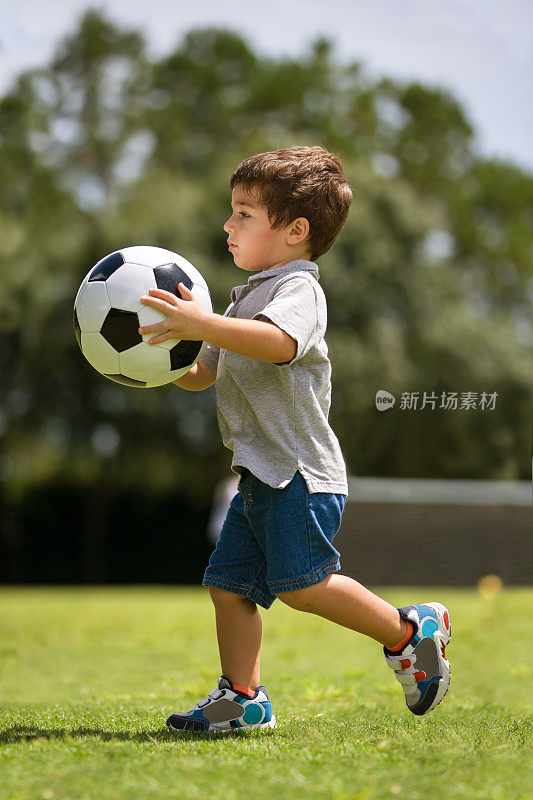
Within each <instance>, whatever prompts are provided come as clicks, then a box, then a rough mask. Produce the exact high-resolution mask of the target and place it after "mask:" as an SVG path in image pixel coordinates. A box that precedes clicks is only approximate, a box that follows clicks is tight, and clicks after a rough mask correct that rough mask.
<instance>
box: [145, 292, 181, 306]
mask: <svg viewBox="0 0 533 800" xmlns="http://www.w3.org/2000/svg"><path fill="white" fill-rule="evenodd" d="M148 293H149V295H150V296H151V297H158V298H159V299H160V300H165V301H166V302H167V303H170V304H171V305H173V306H175V305H176V300H177V299H178V298H177V297H176V295H175V294H172V292H167V291H166V289H148Z"/></svg>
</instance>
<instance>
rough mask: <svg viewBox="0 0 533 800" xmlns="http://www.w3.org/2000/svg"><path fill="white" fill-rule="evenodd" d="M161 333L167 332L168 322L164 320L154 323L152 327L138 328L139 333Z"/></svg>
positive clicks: (143, 326)
mask: <svg viewBox="0 0 533 800" xmlns="http://www.w3.org/2000/svg"><path fill="white" fill-rule="evenodd" d="M161 331H168V322H167V320H166V319H164V320H163V321H162V322H154V323H153V324H152V325H142V326H141V327H140V328H139V333H143V334H144V333H161Z"/></svg>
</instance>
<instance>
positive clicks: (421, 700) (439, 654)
mask: <svg viewBox="0 0 533 800" xmlns="http://www.w3.org/2000/svg"><path fill="white" fill-rule="evenodd" d="M398 611H399V612H400V616H401V617H402V618H403V619H404V620H405V621H406V622H411V623H412V625H413V631H414V632H413V635H412V637H411V639H410V640H409V641H408V642H407V644H406V645H405V647H403V649H402V650H400V652H398V653H393V652H391V651H390V650H388V649H387V648H386V647H384V648H383V652H384V653H385V660H386V661H387V664H388V665H389V667H390V668H391V669H393V670H394V672H395V673H396V679H397V680H398V681H399V682H400V683H401V685H402V689H403V690H404V692H405V702H406V703H407V708H408V709H409V711H412V712H413V714H417V715H421V714H426V713H427V712H428V711H431V710H432V709H433V708H435V706H436V705H438V704H439V703H440V701H441V700H442V699H443V697H444V695H445V694H446V692H447V691H448V687H449V685H450V673H451V670H450V662H449V661H448V659H447V658H446V655H445V652H444V648H445V647H446V645H447V644H448V642H449V641H450V639H451V636H452V629H451V625H450V615H449V613H448V609H447V608H446V606H443V605H442V604H441V603H425V604H424V605H420V606H405V607H404V608H399V609H398Z"/></svg>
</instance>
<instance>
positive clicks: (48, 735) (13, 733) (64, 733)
mask: <svg viewBox="0 0 533 800" xmlns="http://www.w3.org/2000/svg"><path fill="white" fill-rule="evenodd" d="M275 735H276V731H275V730H268V731H237V730H236V731H228V732H227V733H219V732H216V733H207V732H204V731H202V732H197V733H195V732H194V731H182V732H181V733H171V732H170V731H168V730H166V729H165V730H158V731H149V732H148V731H145V732H143V733H128V732H120V731H103V730H98V729H94V728H73V729H72V730H68V729H66V728H60V729H54V728H31V727H28V726H25V725H15V726H13V727H12V728H7V729H6V730H4V731H1V732H0V746H1V745H6V744H19V743H27V742H31V741H33V740H35V739H54V740H61V739H86V738H94V739H100V740H101V741H103V742H141V743H145V742H154V743H156V742H176V743H178V744H179V743H180V742H193V741H206V742H217V741H219V742H221V741H224V740H227V739H228V738H230V739H241V740H246V739H250V738H257V737H258V736H259V737H260V738H261V739H263V738H264V737H265V736H267V737H268V736H275Z"/></svg>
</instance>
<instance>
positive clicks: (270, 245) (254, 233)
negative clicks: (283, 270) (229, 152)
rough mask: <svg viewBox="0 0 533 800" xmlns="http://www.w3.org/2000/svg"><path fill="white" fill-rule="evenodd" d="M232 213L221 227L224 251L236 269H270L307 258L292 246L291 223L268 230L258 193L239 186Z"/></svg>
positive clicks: (266, 217)
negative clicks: (224, 239) (226, 250)
mask: <svg viewBox="0 0 533 800" xmlns="http://www.w3.org/2000/svg"><path fill="white" fill-rule="evenodd" d="M231 206H232V210H233V213H232V215H231V217H230V218H229V219H228V221H227V222H226V224H225V225H224V230H225V231H226V233H227V234H228V247H229V251H230V253H231V254H232V255H233V260H234V262H235V265H236V266H237V267H240V268H241V269H245V270H248V271H249V272H253V271H254V270H265V269H273V268H274V267H280V266H283V264H287V263H289V261H292V260H294V259H296V258H306V257H308V256H307V255H306V253H305V248H303V249H302V246H301V245H300V246H298V245H299V243H298V242H296V245H295V243H294V234H292V233H291V231H292V230H293V229H294V223H291V224H289V225H287V226H280V227H279V228H272V226H271V224H270V220H269V218H268V212H267V210H266V208H265V207H264V206H263V205H261V202H260V195H259V192H258V191H257V190H255V189H252V190H251V191H250V190H248V189H245V188H244V187H243V186H241V185H239V184H238V185H237V186H235V188H234V189H233V192H232V195H231Z"/></svg>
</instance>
